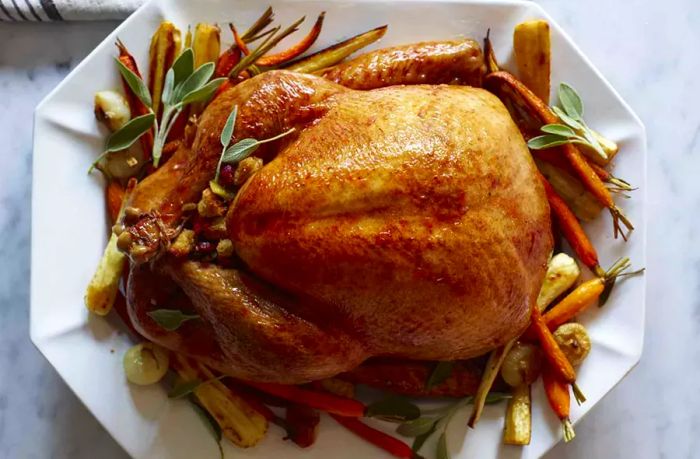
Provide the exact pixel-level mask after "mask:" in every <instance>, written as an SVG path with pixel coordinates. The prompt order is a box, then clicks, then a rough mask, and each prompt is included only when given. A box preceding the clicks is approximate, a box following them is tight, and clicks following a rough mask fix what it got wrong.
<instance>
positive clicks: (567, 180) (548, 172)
mask: <svg viewBox="0 0 700 459" xmlns="http://www.w3.org/2000/svg"><path fill="white" fill-rule="evenodd" d="M535 164H537V168H538V169H539V170H540V172H542V175H544V176H545V178H546V179H547V180H548V181H549V183H550V184H551V185H552V187H553V188H554V190H555V191H556V192H557V194H559V196H561V198H562V199H563V200H564V201H565V202H566V204H567V205H568V206H569V208H570V209H571V211H572V212H573V213H574V214H575V215H576V216H577V217H578V218H579V219H580V220H583V221H592V220H595V219H596V218H597V217H598V215H599V214H600V212H601V210H603V206H601V205H600V203H599V202H598V200H597V199H596V198H595V197H594V196H593V195H592V194H591V193H590V192H589V191H588V190H586V188H585V187H584V186H583V185H582V184H581V182H579V181H578V179H576V178H575V177H574V176H572V175H571V174H569V173H568V172H566V171H564V170H562V169H560V168H558V167H557V166H554V165H553V164H550V163H548V162H546V161H542V160H539V159H535Z"/></svg>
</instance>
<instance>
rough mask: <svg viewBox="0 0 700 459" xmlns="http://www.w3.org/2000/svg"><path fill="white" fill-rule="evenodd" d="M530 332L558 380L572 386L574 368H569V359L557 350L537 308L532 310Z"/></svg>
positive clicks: (574, 376) (554, 341)
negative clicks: (538, 343)
mask: <svg viewBox="0 0 700 459" xmlns="http://www.w3.org/2000/svg"><path fill="white" fill-rule="evenodd" d="M530 330H532V333H534V336H536V337H537V339H538V340H539V342H540V346H541V347H542V351H543V352H544V356H545V359H546V360H547V361H548V362H549V364H550V365H551V366H552V368H553V369H554V371H555V372H556V374H557V376H558V378H560V379H561V380H563V381H566V382H567V383H568V384H573V383H574V382H575V381H576V372H575V371H574V367H572V366H571V363H570V362H569V359H567V358H566V355H564V353H563V352H562V350H561V349H560V348H559V344H557V341H556V340H555V339H554V336H553V335H552V332H551V331H549V328H547V325H546V324H545V322H544V319H543V317H542V314H541V313H540V310H539V308H537V307H534V308H532V322H531V323H530Z"/></svg>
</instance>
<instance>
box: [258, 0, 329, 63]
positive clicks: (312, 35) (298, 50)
mask: <svg viewBox="0 0 700 459" xmlns="http://www.w3.org/2000/svg"><path fill="white" fill-rule="evenodd" d="M325 15H326V13H325V11H324V12H322V13H321V14H319V15H318V19H316V23H315V24H314V26H313V27H312V28H311V31H310V32H309V33H308V35H306V36H305V37H304V38H302V40H301V41H300V42H299V43H297V44H295V45H293V46H291V47H290V48H287V49H286V50H284V51H281V52H279V53H276V54H270V55H267V56H263V57H261V58H260V59H258V60H257V61H256V62H255V64H256V65H262V66H272V65H280V64H284V63H285V62H289V61H291V60H292V59H294V58H296V57H298V56H301V55H302V54H304V53H305V52H306V50H307V49H309V48H311V46H312V45H313V44H314V42H316V39H317V38H318V36H319V35H320V33H321V28H322V27H323V18H324V17H325Z"/></svg>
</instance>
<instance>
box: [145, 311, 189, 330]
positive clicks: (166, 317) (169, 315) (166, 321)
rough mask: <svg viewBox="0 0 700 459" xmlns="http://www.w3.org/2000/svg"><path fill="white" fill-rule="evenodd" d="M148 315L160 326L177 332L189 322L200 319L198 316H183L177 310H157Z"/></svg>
mask: <svg viewBox="0 0 700 459" xmlns="http://www.w3.org/2000/svg"><path fill="white" fill-rule="evenodd" d="M146 314H148V316H149V317H150V318H151V319H153V320H155V321H156V323H157V324H158V325H160V326H161V327H162V328H164V329H166V330H168V331H175V330H177V329H178V328H180V326H181V325H182V324H183V323H185V322H187V321H188V320H194V319H199V315H197V314H183V312H182V311H180V310H177V309H156V310H154V311H149V312H147V313H146Z"/></svg>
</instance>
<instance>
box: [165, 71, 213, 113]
mask: <svg viewBox="0 0 700 459" xmlns="http://www.w3.org/2000/svg"><path fill="white" fill-rule="evenodd" d="M213 74H214V63H213V62H207V63H206V64H202V65H200V66H199V68H197V70H195V71H194V72H193V73H192V74H191V75H190V76H188V77H187V79H186V80H185V81H183V82H182V83H180V84H179V85H178V87H177V89H176V90H175V94H174V97H173V105H175V104H177V103H180V102H181V101H182V100H183V99H184V97H185V96H187V95H188V94H190V93H191V92H193V91H196V90H198V89H199V88H201V87H202V86H204V85H205V84H206V83H207V81H209V78H211V76H212V75H213Z"/></svg>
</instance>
